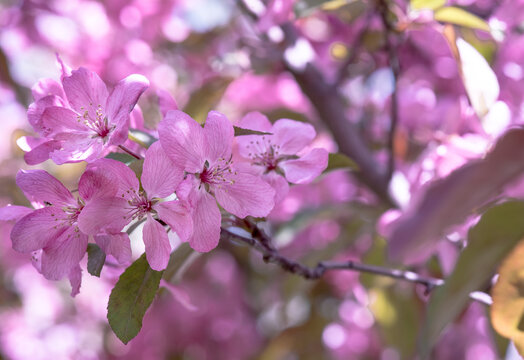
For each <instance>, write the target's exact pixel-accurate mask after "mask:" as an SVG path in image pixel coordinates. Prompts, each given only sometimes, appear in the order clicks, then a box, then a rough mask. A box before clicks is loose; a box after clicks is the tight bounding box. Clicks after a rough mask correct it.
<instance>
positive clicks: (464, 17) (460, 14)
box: [435, 6, 490, 32]
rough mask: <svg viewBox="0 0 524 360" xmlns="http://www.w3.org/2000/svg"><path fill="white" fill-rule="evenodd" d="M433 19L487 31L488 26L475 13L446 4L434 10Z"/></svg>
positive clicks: (488, 29)
mask: <svg viewBox="0 0 524 360" xmlns="http://www.w3.org/2000/svg"><path fill="white" fill-rule="evenodd" d="M435 20H437V21H442V22H446V23H451V24H455V25H459V26H465V27H469V28H473V29H478V30H484V31H487V32H489V31H490V27H489V25H488V23H487V22H485V21H484V20H482V19H481V18H479V17H478V16H477V15H473V14H472V13H470V12H468V11H466V10H463V9H461V8H458V7H454V6H446V7H443V8H440V9H437V10H436V11H435Z"/></svg>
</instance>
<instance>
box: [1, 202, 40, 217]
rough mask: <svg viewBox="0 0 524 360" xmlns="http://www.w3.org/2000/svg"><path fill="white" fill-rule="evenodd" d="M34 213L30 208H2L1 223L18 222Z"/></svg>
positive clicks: (12, 206)
mask: <svg viewBox="0 0 524 360" xmlns="http://www.w3.org/2000/svg"><path fill="white" fill-rule="evenodd" d="M33 211H34V210H33V209H30V208H28V207H25V206H17V205H8V206H4V207H0V221H18V220H20V219H21V218H23V217H24V216H26V215H29V214H30V213H32V212H33Z"/></svg>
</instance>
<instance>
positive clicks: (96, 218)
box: [78, 197, 131, 235]
mask: <svg viewBox="0 0 524 360" xmlns="http://www.w3.org/2000/svg"><path fill="white" fill-rule="evenodd" d="M128 208H129V204H128V202H127V200H126V199H123V198H121V197H119V198H116V197H115V198H95V199H93V200H92V201H90V202H89V203H87V204H86V206H84V208H83V209H82V211H81V212H80V215H79V216H78V227H79V228H80V230H81V231H82V232H83V233H85V234H88V235H97V234H99V233H102V232H109V233H117V232H120V230H122V229H123V228H124V226H126V225H127V224H128V223H129V222H130V221H131V218H130V214H129V213H128V211H129V209H128Z"/></svg>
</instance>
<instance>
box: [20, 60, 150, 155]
mask: <svg viewBox="0 0 524 360" xmlns="http://www.w3.org/2000/svg"><path fill="white" fill-rule="evenodd" d="M59 61H60V60H59ZM60 63H61V64H62V69H63V70H62V79H61V84H59V83H58V82H56V81H54V80H52V79H43V80H41V81H40V82H38V84H37V85H35V87H34V88H33V96H34V97H35V102H34V103H33V104H32V105H31V106H30V107H29V110H28V119H29V122H30V123H31V125H32V126H33V129H34V130H35V131H36V132H37V133H38V134H39V135H40V139H38V140H34V139H33V140H31V141H28V143H30V145H31V143H32V146H30V147H31V151H30V152H28V153H27V154H26V157H25V158H26V161H27V162H28V163H29V164H32V165H34V164H38V163H40V162H42V161H44V160H47V159H49V158H51V159H52V160H53V161H54V162H55V163H57V164H63V163H68V162H78V161H83V160H85V161H87V162H91V161H94V160H96V159H98V158H100V157H103V156H104V155H105V154H106V153H107V152H108V150H109V148H110V147H112V146H116V145H121V144H123V143H124V142H125V141H126V139H127V132H128V126H129V125H128V122H129V117H130V113H131V111H132V110H133V108H134V106H135V104H136V102H137V101H138V98H139V97H140V95H141V94H142V93H143V92H144V91H145V90H146V89H147V87H148V86H149V81H148V80H147V79H146V78H145V77H144V76H142V75H138V74H133V75H130V76H128V77H126V78H124V79H122V80H120V81H119V82H118V83H117V84H116V85H115V87H114V89H113V90H112V91H111V92H109V91H108V89H107V86H106V84H105V83H104V82H103V81H102V79H100V77H99V76H98V75H97V74H96V73H95V72H93V71H90V70H88V69H86V68H79V69H78V70H73V71H72V72H71V74H68V71H67V70H65V65H63V63H62V62H61V61H60Z"/></svg>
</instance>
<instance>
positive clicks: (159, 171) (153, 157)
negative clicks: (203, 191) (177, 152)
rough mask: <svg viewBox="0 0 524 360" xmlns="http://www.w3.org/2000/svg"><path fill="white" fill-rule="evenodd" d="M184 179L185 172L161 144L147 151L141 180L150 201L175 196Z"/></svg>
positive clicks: (156, 144)
mask: <svg viewBox="0 0 524 360" xmlns="http://www.w3.org/2000/svg"><path fill="white" fill-rule="evenodd" d="M183 177H184V170H182V169H181V168H179V167H178V166H176V165H175V164H174V163H173V162H172V161H171V159H170V158H169V157H168V156H167V154H166V153H165V151H164V149H162V146H161V145H160V142H158V141H157V142H155V143H154V144H153V145H151V146H150V147H149V149H147V151H146V158H145V160H144V167H143V171H142V179H141V180H142V186H143V187H144V190H145V191H146V193H147V196H148V197H149V198H150V199H151V198H153V197H158V198H164V197H167V196H169V195H171V194H173V193H174V192H175V189H176V188H177V186H178V184H180V182H181V181H182V178H183Z"/></svg>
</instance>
